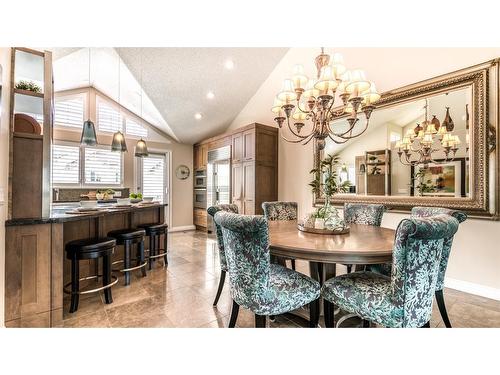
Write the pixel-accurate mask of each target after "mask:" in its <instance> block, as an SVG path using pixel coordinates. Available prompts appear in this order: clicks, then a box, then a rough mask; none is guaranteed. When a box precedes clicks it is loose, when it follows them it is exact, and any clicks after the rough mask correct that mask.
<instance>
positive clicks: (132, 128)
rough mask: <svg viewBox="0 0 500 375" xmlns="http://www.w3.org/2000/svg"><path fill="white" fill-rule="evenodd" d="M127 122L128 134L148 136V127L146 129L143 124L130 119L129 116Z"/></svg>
mask: <svg viewBox="0 0 500 375" xmlns="http://www.w3.org/2000/svg"><path fill="white" fill-rule="evenodd" d="M125 123H126V127H127V129H126V133H127V135H133V136H136V137H142V138H147V137H148V129H146V128H145V127H144V126H142V125H141V124H139V123H137V122H135V121H133V120H130V119H128V118H127V119H126V121H125Z"/></svg>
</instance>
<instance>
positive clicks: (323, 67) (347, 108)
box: [271, 48, 380, 150]
mask: <svg viewBox="0 0 500 375" xmlns="http://www.w3.org/2000/svg"><path fill="white" fill-rule="evenodd" d="M315 62H316V68H317V79H313V78H311V79H308V77H307V76H306V75H305V74H304V67H303V66H302V65H296V66H295V67H294V70H293V75H292V77H291V78H289V79H285V80H284V82H283V87H282V90H281V92H279V93H278V95H277V96H276V98H275V100H274V104H273V107H272V109H271V110H272V111H273V112H274V113H275V114H276V115H277V116H276V117H275V119H274V120H275V121H276V123H277V124H278V126H279V128H280V129H282V127H283V124H284V123H285V121H286V124H287V127H288V129H289V131H290V132H291V133H292V135H293V136H294V139H288V138H286V137H284V136H283V133H281V137H282V138H283V139H284V140H285V141H287V142H291V143H302V144H304V145H305V144H307V143H309V142H310V141H311V140H312V139H316V140H317V141H318V142H317V146H318V148H319V149H320V150H322V149H323V148H324V147H325V139H326V138H327V137H328V138H330V139H331V140H332V141H333V142H335V143H345V142H347V141H348V140H349V139H352V138H355V137H358V136H360V135H361V134H363V133H364V132H365V131H366V129H367V128H368V123H369V120H370V116H371V113H372V112H373V110H374V109H375V106H374V103H375V102H376V101H377V100H379V99H380V95H379V94H378V93H377V90H376V88H375V84H374V83H373V82H370V81H368V80H367V79H366V77H365V73H364V72H363V71H362V70H359V69H356V70H351V71H348V70H347V69H346V67H345V66H344V59H343V57H342V55H341V54H339V53H335V54H333V56H332V57H330V55H327V54H325V53H324V50H323V48H322V49H321V54H320V55H319V56H317V57H316V60H315ZM337 92H338V93H339V97H340V99H341V100H342V103H343V105H342V106H341V107H338V108H335V109H333V105H334V103H335V97H336V93H337ZM361 112H363V113H364V114H365V118H366V121H365V124H364V125H363V126H358V127H356V124H358V122H359V117H358V116H359V114H360V113H361ZM343 114H349V116H348V118H347V123H348V126H346V127H338V126H337V129H335V127H334V126H332V121H333V120H334V119H335V118H336V117H338V116H341V115H343ZM307 121H310V123H311V124H312V129H311V131H310V132H309V133H307V134H304V133H303V132H301V131H302V128H303V127H304V126H305V123H306V122H307ZM291 122H293V127H292V125H291ZM294 128H295V129H294ZM282 130H283V129H282Z"/></svg>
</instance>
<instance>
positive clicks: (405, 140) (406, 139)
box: [401, 137, 411, 145]
mask: <svg viewBox="0 0 500 375" xmlns="http://www.w3.org/2000/svg"><path fill="white" fill-rule="evenodd" d="M409 144H411V140H410V138H409V137H404V138H403V140H402V141H401V145H409Z"/></svg>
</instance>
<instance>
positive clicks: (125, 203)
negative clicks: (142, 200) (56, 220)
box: [116, 198, 130, 206]
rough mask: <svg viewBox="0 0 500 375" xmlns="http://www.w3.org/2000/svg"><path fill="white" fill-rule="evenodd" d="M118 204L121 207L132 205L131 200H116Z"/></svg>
mask: <svg viewBox="0 0 500 375" xmlns="http://www.w3.org/2000/svg"><path fill="white" fill-rule="evenodd" d="M116 204H117V205H119V206H124V205H127V204H130V198H116Z"/></svg>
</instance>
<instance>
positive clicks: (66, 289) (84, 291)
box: [63, 275, 118, 294]
mask: <svg viewBox="0 0 500 375" xmlns="http://www.w3.org/2000/svg"><path fill="white" fill-rule="evenodd" d="M102 276H103V275H94V276H87V277H82V278H81V279H79V281H85V280H94V279H99V278H100V277H102ZM111 279H112V280H113V281H111V282H110V283H109V284H107V285H103V286H101V287H99V288H94V289H89V290H80V291H78V292H72V291H71V290H70V289H68V287H69V286H70V285H71V282H69V283H67V284H66V285H64V288H63V292H64V293H66V294H89V293H96V292H99V291H101V290H104V289H108V288H111V287H112V286H113V285H115V284H116V283H117V282H118V277H116V276H113V275H111Z"/></svg>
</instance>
